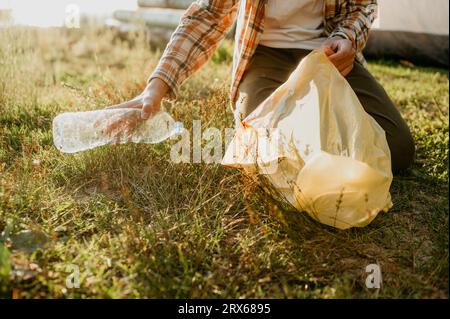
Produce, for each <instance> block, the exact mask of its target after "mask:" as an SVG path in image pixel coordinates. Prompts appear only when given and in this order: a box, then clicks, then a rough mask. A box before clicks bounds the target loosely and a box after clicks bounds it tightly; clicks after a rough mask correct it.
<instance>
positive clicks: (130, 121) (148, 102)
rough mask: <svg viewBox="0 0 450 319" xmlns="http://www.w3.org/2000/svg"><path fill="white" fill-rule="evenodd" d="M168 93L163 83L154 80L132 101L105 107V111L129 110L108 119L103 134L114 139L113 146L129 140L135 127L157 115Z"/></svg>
mask: <svg viewBox="0 0 450 319" xmlns="http://www.w3.org/2000/svg"><path fill="white" fill-rule="evenodd" d="M168 91H169V87H168V86H167V84H166V83H165V82H164V81H162V80H160V79H158V78H154V79H152V80H151V81H150V83H149V84H148V85H147V86H146V87H145V89H144V91H143V92H142V93H141V94H139V95H138V96H137V97H135V98H134V99H132V100H130V101H127V102H124V103H120V104H116V105H112V106H108V107H106V108H107V109H120V108H126V109H131V110H129V111H128V112H125V113H124V114H121V115H120V116H117V117H115V118H112V119H110V120H109V121H108V124H107V125H106V128H105V134H107V135H109V136H112V137H114V140H115V144H119V143H120V140H121V138H125V139H127V140H130V138H131V134H132V132H133V130H134V129H135V127H136V126H137V125H139V124H140V123H142V121H144V120H146V119H148V118H149V117H151V116H153V115H155V114H156V113H158V111H159V110H160V109H161V101H162V99H163V98H164V97H165V96H166V94H167V92H168ZM132 109H135V110H132Z"/></svg>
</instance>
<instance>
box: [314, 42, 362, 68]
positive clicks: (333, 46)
mask: <svg viewBox="0 0 450 319" xmlns="http://www.w3.org/2000/svg"><path fill="white" fill-rule="evenodd" d="M319 50H320V51H322V52H324V53H325V54H326V55H327V56H328V58H329V59H330V61H331V62H332V63H333V64H334V65H335V66H336V68H337V69H338V70H339V72H340V73H341V74H342V75H343V76H347V75H348V74H349V73H350V71H351V70H353V64H354V63H355V57H356V51H355V48H354V47H353V43H352V41H350V40H348V39H344V38H341V37H333V38H329V39H327V40H326V41H325V42H324V43H323V44H322V45H321V46H320V48H319Z"/></svg>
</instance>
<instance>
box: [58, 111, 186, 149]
mask: <svg viewBox="0 0 450 319" xmlns="http://www.w3.org/2000/svg"><path fill="white" fill-rule="evenodd" d="M140 112H141V110H139V109H126V108H124V109H102V110H97V111H88V112H69V113H63V114H60V115H58V116H56V117H55V119H54V120H53V143H54V144H55V146H56V147H57V148H58V149H59V150H60V151H61V152H64V153H76V152H81V151H85V150H88V149H92V148H95V147H98V146H102V145H106V144H125V143H129V142H133V143H149V144H156V143H160V142H162V141H164V140H166V139H168V138H170V137H171V136H173V135H176V134H179V133H181V131H182V129H183V124H182V123H180V122H175V120H174V119H173V118H172V117H171V116H170V115H169V114H168V113H166V112H163V111H160V112H158V113H156V114H155V115H153V116H151V117H150V118H149V119H147V120H141V119H140Z"/></svg>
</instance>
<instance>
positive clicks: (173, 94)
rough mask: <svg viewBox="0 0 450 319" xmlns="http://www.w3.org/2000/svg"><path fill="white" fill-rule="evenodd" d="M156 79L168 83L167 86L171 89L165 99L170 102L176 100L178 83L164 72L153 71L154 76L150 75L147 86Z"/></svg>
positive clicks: (159, 70)
mask: <svg viewBox="0 0 450 319" xmlns="http://www.w3.org/2000/svg"><path fill="white" fill-rule="evenodd" d="M155 78H158V79H160V80H162V81H164V83H166V84H167V86H168V87H169V91H168V92H167V95H166V96H165V97H164V98H165V99H168V100H175V99H176V98H177V96H178V84H177V83H176V81H175V80H173V77H171V76H170V75H169V74H168V73H167V72H166V71H164V70H161V69H156V70H155V71H153V73H152V75H150V77H149V78H148V80H147V84H148V83H150V81H151V80H152V79H155Z"/></svg>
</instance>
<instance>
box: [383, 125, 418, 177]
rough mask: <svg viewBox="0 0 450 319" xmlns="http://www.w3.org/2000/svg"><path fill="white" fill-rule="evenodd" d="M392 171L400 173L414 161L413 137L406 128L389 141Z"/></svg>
mask: <svg viewBox="0 0 450 319" xmlns="http://www.w3.org/2000/svg"><path fill="white" fill-rule="evenodd" d="M389 144H390V149H391V157H392V171H393V172H394V173H400V172H402V171H404V170H406V169H408V168H410V167H411V166H412V164H413V162H414V156H415V152H416V147H415V143H414V138H413V137H412V135H411V132H410V131H409V129H408V128H406V129H405V130H403V132H399V134H398V135H397V136H395V137H393V138H391V141H390V143H389Z"/></svg>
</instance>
